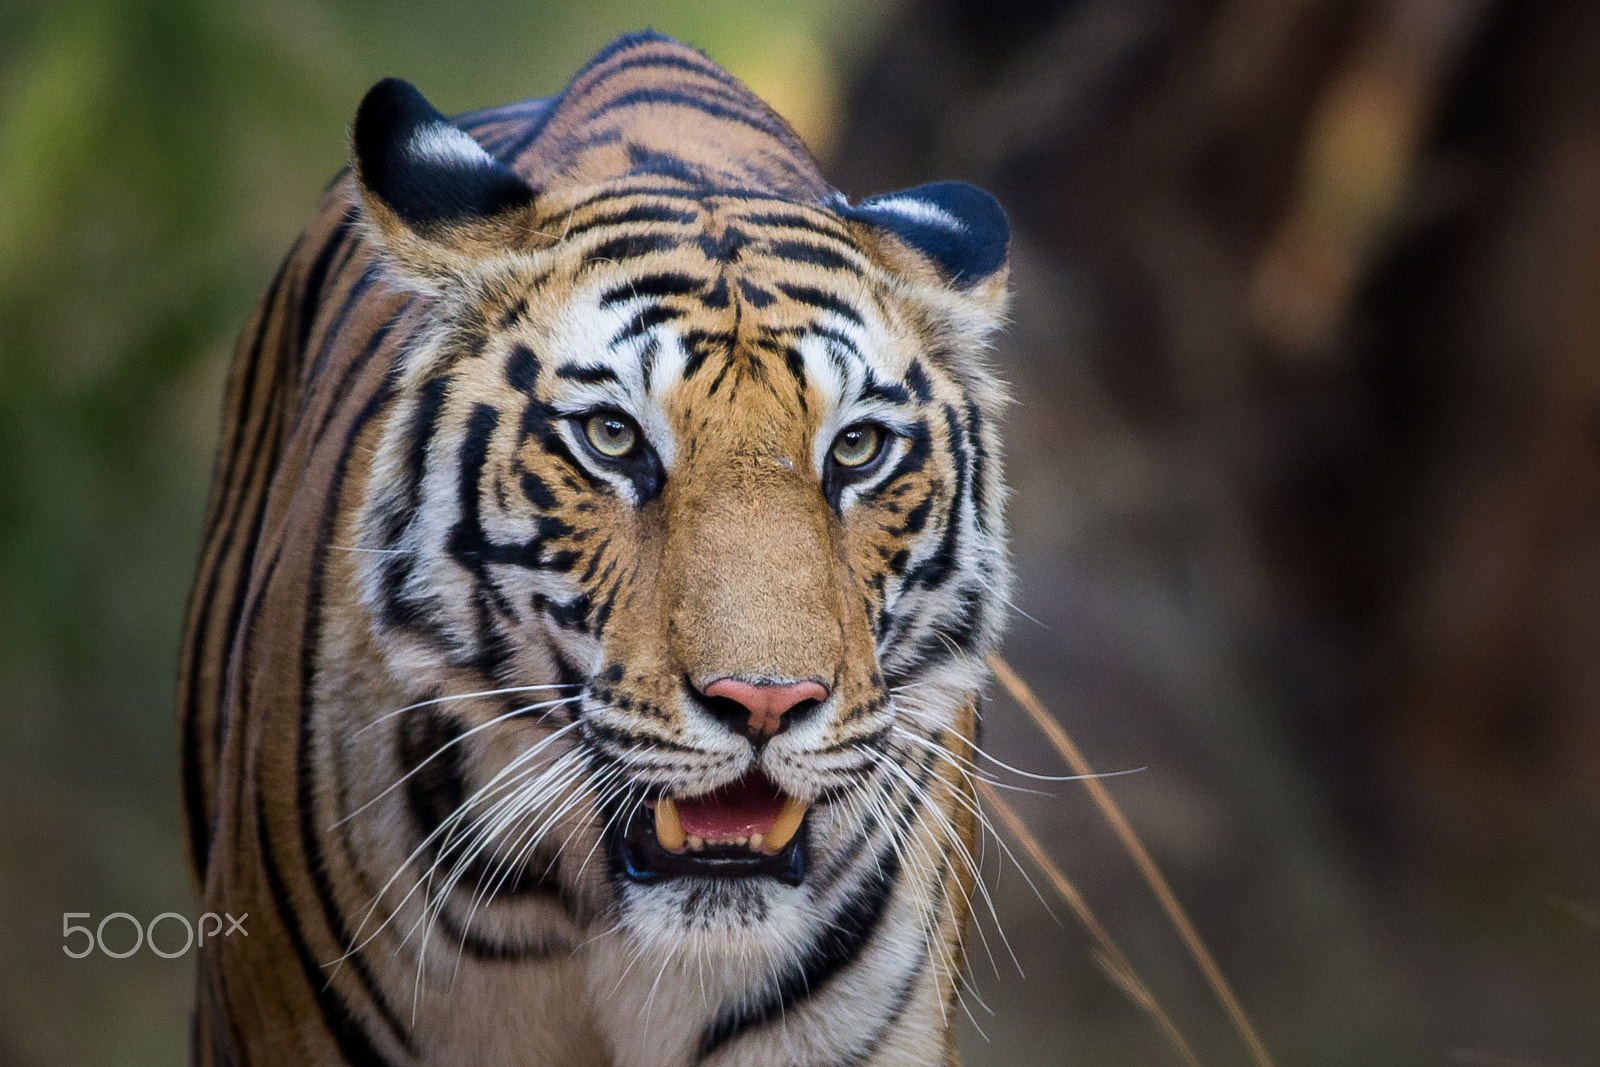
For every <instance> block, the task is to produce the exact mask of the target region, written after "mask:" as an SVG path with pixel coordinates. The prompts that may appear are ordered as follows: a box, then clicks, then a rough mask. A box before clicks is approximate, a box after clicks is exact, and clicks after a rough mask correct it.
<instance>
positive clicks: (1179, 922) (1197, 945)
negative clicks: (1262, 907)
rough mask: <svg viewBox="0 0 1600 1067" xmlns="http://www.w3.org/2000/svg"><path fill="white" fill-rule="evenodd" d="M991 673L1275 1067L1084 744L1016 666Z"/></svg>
mask: <svg viewBox="0 0 1600 1067" xmlns="http://www.w3.org/2000/svg"><path fill="white" fill-rule="evenodd" d="M988 664H989V669H990V670H991V671H993V672H994V676H995V677H996V678H998V679H999V680H1000V684H1001V685H1003V686H1005V688H1006V691H1007V692H1008V693H1010V694H1011V696H1012V698H1013V699H1015V700H1016V702H1017V703H1018V704H1020V705H1022V709H1023V710H1024V711H1026V712H1027V713H1028V715H1029V716H1030V717H1031V718H1032V719H1033V721H1034V724H1035V725H1037V726H1038V727H1039V729H1040V730H1041V731H1042V732H1043V733H1044V735H1045V736H1046V737H1047V738H1049V739H1050V743H1051V744H1053V745H1055V747H1056V750H1057V751H1058V752H1060V753H1061V756H1062V758H1063V759H1065V760H1066V761H1067V766H1069V767H1071V768H1072V773H1073V774H1077V775H1081V776H1082V777H1083V785H1084V788H1085V789H1087V790H1088V791H1089V796H1090V797H1091V798H1092V799H1093V800H1094V803H1095V806H1096V807H1098V808H1099V809H1100V814H1101V815H1103V816H1104V817H1105V819H1106V821H1107V822H1108V823H1110V824H1111V829H1112V830H1113V831H1114V832H1115V833H1116V835H1117V839H1118V840H1119V841H1120V842H1121V843H1122V848H1123V851H1125V852H1127V854H1128V856H1129V858H1131V859H1132V860H1133V862H1134V865H1135V866H1137V867H1138V868H1139V873H1140V874H1141V875H1143V876H1144V880H1145V883H1146V884H1147V885H1149V886H1150V891H1151V892H1153V893H1154V894H1155V895H1156V900H1157V901H1159V902H1160V904H1161V908H1162V910H1163V911H1165V912H1166V913H1167V919H1168V921H1169V922H1171V923H1172V927H1173V929H1174V930H1176V931H1177V932H1178V937H1179V938H1180V939H1181V940H1182V941H1183V944H1184V947H1185V948H1187V949H1188V950H1189V955H1190V956H1191V957H1192V958H1193V959H1194V962H1195V964H1196V966H1198V967H1199V968H1200V973H1201V974H1203V975H1204V976H1205V979H1206V983H1207V984H1208V985H1209V986H1210V987H1211V992H1212V993H1213V994H1215V996H1216V998H1217V1002H1218V1003H1219V1004H1221V1005H1222V1010H1223V1011H1224V1012H1226V1013H1227V1016H1228V1020H1229V1021H1230V1022H1231V1023H1232V1024H1233V1028H1234V1030H1235V1031H1236V1032H1237V1033H1238V1035H1239V1039H1240V1040H1241V1041H1243V1042H1244V1045H1245V1047H1246V1048H1247V1049H1249V1050H1250V1056H1251V1058H1252V1059H1253V1060H1254V1061H1255V1062H1256V1065H1257V1067H1273V1063H1272V1057H1271V1056H1269V1055H1268V1054H1267V1049H1266V1046H1265V1045H1263V1044H1262V1043H1261V1038H1260V1037H1259V1036H1258V1035H1257V1034H1256V1030H1255V1027H1254V1026H1252V1025H1251V1024H1250V1019H1249V1017H1248V1016H1247V1015H1245V1012H1244V1007H1243V1006H1242V1005H1241V1004H1240V1003H1239V998H1238V997H1237V996H1235V995H1234V992H1233V987H1231V986H1230V985H1228V980H1227V978H1225V977H1223V974H1222V969H1221V968H1220V967H1218V966H1217V961H1216V960H1215V959H1213V958H1212V956H1211V953H1210V951H1209V950H1208V949H1207V948H1206V946H1205V942H1203V941H1201V940H1200V934H1199V932H1198V931H1196V930H1195V927H1194V923H1192V922H1191V921H1190V920H1189V916H1188V913H1187V912H1185V911H1184V910H1183V905H1182V904H1180V903H1178V898H1177V897H1176V896H1175V895H1174V894H1173V892H1172V887H1171V886H1169V885H1168V884H1167V880H1166V878H1165V877H1164V876H1163V875H1162V873H1161V870H1160V869H1159V868H1158V867H1157V866H1156V864H1155V861H1154V860H1152V859H1151V858H1150V853H1149V852H1148V851H1146V850H1145V847H1144V843H1143V842H1142V841H1140V840H1139V835H1138V834H1137V833H1135V832H1134V829H1133V826H1132V825H1131V824H1129V822H1128V820H1127V818H1126V817H1125V816H1124V815H1123V814H1122V809H1121V808H1120V807H1118V806H1117V802H1116V801H1115V800H1113V799H1112V798H1111V794H1110V793H1109V792H1108V791H1107V790H1106V787H1105V785H1104V784H1103V783H1102V782H1101V781H1100V780H1099V779H1098V778H1096V777H1094V773H1095V771H1094V768H1093V767H1092V766H1090V765H1089V761H1088V760H1086V759H1084V757H1083V753H1082V752H1080V751H1078V746H1077V745H1076V744H1075V743H1073V740H1072V738H1070V737H1068V736H1067V732H1066V731H1065V730H1063V729H1062V728H1061V724H1060V723H1058V722H1056V720H1055V717H1054V716H1052V715H1051V714H1050V713H1049V712H1048V711H1046V710H1045V707H1044V705H1043V704H1041V703H1040V702H1039V698H1038V697H1036V696H1034V695H1033V690H1032V689H1029V688H1028V684H1027V683H1026V682H1024V681H1023V680H1022V679H1021V678H1019V677H1018V676H1017V672H1016V671H1014V670H1012V669H1011V666H1010V664H1008V663H1006V661H1005V660H1003V659H1001V658H1000V656H999V654H998V653H994V652H991V653H989V656H988Z"/></svg>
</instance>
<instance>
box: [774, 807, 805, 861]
mask: <svg viewBox="0 0 1600 1067" xmlns="http://www.w3.org/2000/svg"><path fill="white" fill-rule="evenodd" d="M805 817H806V805H805V802H804V801H800V800H796V799H794V798H793V797H790V798H789V799H788V800H785V801H784V802H783V809H782V810H781V811H779V812H778V818H777V821H775V822H774V823H773V824H772V829H770V830H768V831H767V833H766V843H765V846H764V851H767V852H777V851H778V850H779V849H781V848H782V847H783V846H784V845H787V844H788V843H789V839H790V838H792V837H794V832H795V831H796V830H798V829H800V820H801V819H804V818H805Z"/></svg>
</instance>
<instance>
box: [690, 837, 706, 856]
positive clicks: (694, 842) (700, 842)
mask: <svg viewBox="0 0 1600 1067" xmlns="http://www.w3.org/2000/svg"><path fill="white" fill-rule="evenodd" d="M686 840H687V841H688V842H689V847H690V848H692V849H694V850H695V851H697V852H698V851H699V850H700V849H702V848H705V847H706V843H705V839H704V838H699V837H696V836H694V835H693V834H690V835H689V836H688V838H687V839H686Z"/></svg>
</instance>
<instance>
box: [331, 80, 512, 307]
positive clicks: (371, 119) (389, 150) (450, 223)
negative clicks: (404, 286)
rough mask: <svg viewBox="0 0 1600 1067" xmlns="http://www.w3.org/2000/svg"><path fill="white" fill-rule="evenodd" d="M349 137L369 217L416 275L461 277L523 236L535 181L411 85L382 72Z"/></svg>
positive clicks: (427, 282)
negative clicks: (498, 157) (485, 147)
mask: <svg viewBox="0 0 1600 1067" xmlns="http://www.w3.org/2000/svg"><path fill="white" fill-rule="evenodd" d="M350 142H351V163H352V165H353V166H354V168H355V174H356V184H357V187H358V188H359V189H360V191H361V204H362V210H363V214H364V215H365V217H366V219H367V221H368V222H369V224H370V227H371V229H372V230H373V231H374V232H375V235H376V237H377V239H378V241H379V242H380V244H381V245H382V246H383V249H384V251H385V252H386V253H388V255H389V257H390V259H391V260H393V261H394V263H395V265H396V266H397V267H398V268H399V269H400V271H401V272H402V273H403V274H405V275H408V276H409V277H410V278H411V280H413V281H415V282H419V283H421V284H423V285H424V286H425V287H427V286H432V285H437V284H439V283H441V282H444V281H447V280H448V279H450V278H459V277H461V276H463V275H465V274H469V273H471V271H472V269H473V266H474V265H475V264H476V263H478V262H480V261H481V260H482V259H483V258H484V257H486V256H490V255H493V254H495V253H496V252H503V251H507V250H510V249H512V248H515V247H519V246H520V245H521V244H522V243H523V242H524V241H525V240H526V238H527V236H528V230H529V227H530V226H531V220H532V215H533V210H532V209H533V203H534V197H535V192H534V189H533V187H532V186H531V185H529V184H528V183H527V182H526V181H525V180H523V178H522V177H521V176H520V175H518V174H516V173H515V172H514V171H512V170H511V168H509V167H507V166H505V165H504V164H503V163H501V162H499V161H498V160H496V159H495V158H494V157H493V156H491V155H490V154H489V153H488V152H486V151H484V150H483V146H482V145H480V144H478V142H477V141H474V140H473V139H472V138H471V137H469V136H468V135H467V134H465V133H463V132H462V131H461V130H459V129H457V128H456V127H455V126H452V125H451V124H450V122H449V120H448V119H446V118H445V117H444V116H443V115H441V114H439V112H438V111H437V110H435V109H434V107H433V105H432V104H430V103H428V101H427V100H426V99H425V98H424V97H423V95H422V94H421V93H419V92H418V91H417V90H416V88H415V87H414V86H413V85H411V83H410V82H406V81H401V80H400V79H399V78H385V79H384V80H383V81H381V82H379V83H378V84H377V85H374V86H373V87H372V88H371V89H369V90H368V91H367V95H366V96H365V97H364V98H362V101H361V106H360V107H359V108H357V109H356V121H355V127H354V129H353V130H352V131H351V136H350Z"/></svg>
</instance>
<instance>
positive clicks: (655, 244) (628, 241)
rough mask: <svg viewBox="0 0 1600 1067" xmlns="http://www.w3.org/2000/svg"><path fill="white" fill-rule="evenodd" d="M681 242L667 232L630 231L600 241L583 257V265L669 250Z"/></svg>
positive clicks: (617, 261) (615, 261) (619, 260)
mask: <svg viewBox="0 0 1600 1067" xmlns="http://www.w3.org/2000/svg"><path fill="white" fill-rule="evenodd" d="M682 243H683V242H682V241H681V240H679V239H678V238H677V237H675V236H673V235H672V234H669V233H630V234H625V235H623V236H621V237H613V238H611V240H609V241H602V242H601V243H600V244H598V245H595V246H594V247H593V248H591V249H590V250H589V251H588V253H586V254H585V255H584V257H583V262H584V265H585V266H588V265H590V264H594V263H619V262H622V261H623V260H628V259H638V258H640V257H641V256H648V255H652V254H654V253H656V252H669V251H671V250H672V249H674V248H677V247H678V246H679V245H680V244H682Z"/></svg>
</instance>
